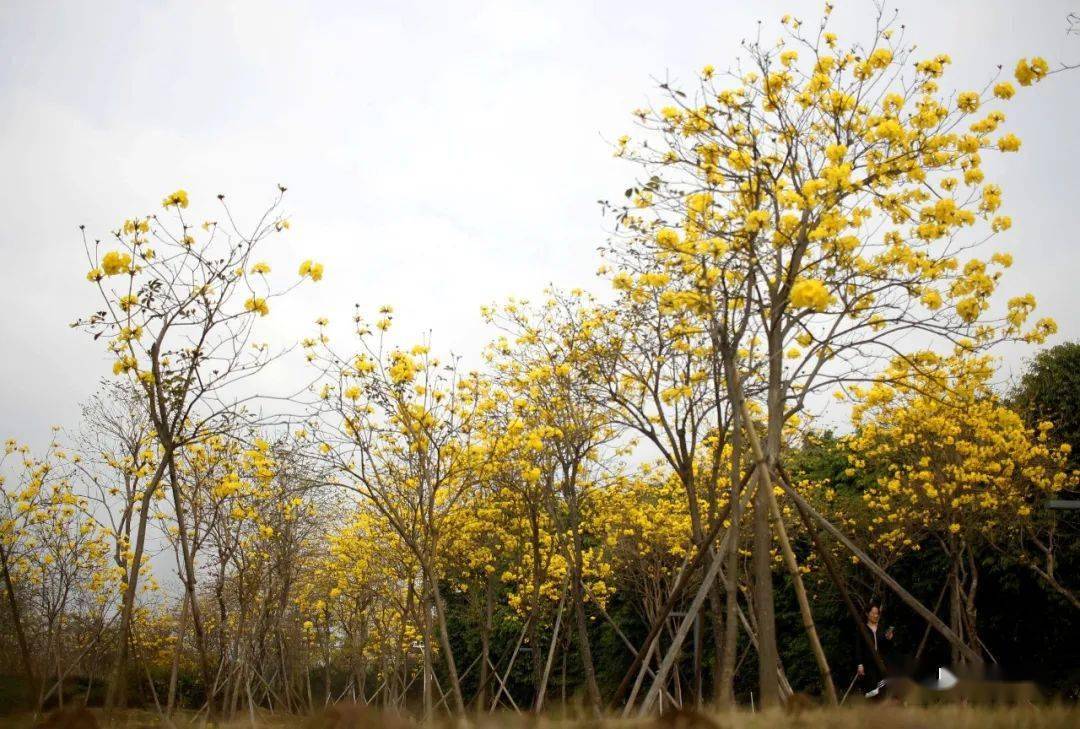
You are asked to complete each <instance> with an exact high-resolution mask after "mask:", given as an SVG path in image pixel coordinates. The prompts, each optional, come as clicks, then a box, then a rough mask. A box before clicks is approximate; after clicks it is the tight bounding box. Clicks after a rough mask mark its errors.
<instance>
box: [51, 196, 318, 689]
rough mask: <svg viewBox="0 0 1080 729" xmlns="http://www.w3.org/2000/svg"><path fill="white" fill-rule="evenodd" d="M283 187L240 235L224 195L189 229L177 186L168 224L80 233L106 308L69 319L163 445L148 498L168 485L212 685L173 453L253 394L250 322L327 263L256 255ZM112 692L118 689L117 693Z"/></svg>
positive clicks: (132, 583)
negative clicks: (293, 275)
mask: <svg viewBox="0 0 1080 729" xmlns="http://www.w3.org/2000/svg"><path fill="white" fill-rule="evenodd" d="M284 192H285V189H284V188H279V195H278V197H277V199H276V200H275V201H274V203H273V204H272V205H271V207H270V208H269V209H268V210H267V211H266V212H264V213H263V214H262V215H261V216H260V217H259V218H258V219H257V220H256V221H255V224H254V225H253V226H252V227H251V228H250V229H247V230H244V229H241V228H240V227H239V225H238V224H237V223H236V219H235V217H234V215H233V214H232V212H231V211H230V210H229V208H228V206H227V205H226V204H225V201H224V196H218V198H219V200H220V202H221V205H222V213H223V215H224V219H225V220H226V221H227V223H224V224H218V223H217V222H215V221H206V222H204V223H203V224H202V226H201V229H196V226H194V225H193V224H192V222H191V221H189V219H188V218H187V215H186V213H185V211H186V209H187V208H188V205H189V198H188V194H187V192H185V191H184V190H178V191H176V192H174V193H172V194H171V195H168V196H167V197H165V199H164V200H162V207H163V208H164V209H165V210H166V212H167V213H168V214H169V217H170V219H169V220H167V221H166V220H163V219H161V218H159V217H158V216H157V215H149V216H145V217H137V218H132V219H128V220H125V221H124V222H123V223H122V224H121V225H120V226H119V227H118V228H117V229H116V230H115V231H113V232H112V234H111V236H110V240H109V241H102V240H100V239H88V238H87V237H86V235H85V231H84V233H83V242H84V247H85V250H86V256H87V260H88V262H89V265H90V271H89V272H88V273H87V276H86V278H87V280H88V281H89V282H90V283H91V284H92V285H93V286H94V287H95V288H96V289H97V292H98V294H99V296H100V300H101V309H100V310H98V311H95V312H93V313H92V314H90V315H88V316H86V317H83V318H81V319H79V320H78V321H76V322H75V323H74V325H73V326H76V327H79V328H82V329H84V330H86V331H87V332H88V333H91V334H92V335H93V337H94V339H95V340H97V339H100V340H102V341H103V342H104V343H105V346H106V348H107V350H108V352H109V354H110V356H111V357H112V359H113V365H112V370H113V373H114V374H115V375H117V376H120V377H125V378H128V379H129V380H130V382H131V383H132V385H133V387H134V388H135V391H136V392H137V393H138V397H139V403H140V407H141V409H142V410H143V412H144V414H145V417H146V419H147V421H148V422H149V424H150V428H151V430H152V433H153V438H154V440H155V442H156V446H157V448H158V449H159V450H160V454H159V459H158V462H157V464H156V467H155V469H154V472H153V473H152V474H150V475H149V476H148V479H147V483H146V486H145V489H146V491H145V493H154V492H156V491H157V489H158V488H159V487H160V486H161V485H162V484H168V485H169V492H170V493H171V495H172V502H173V518H174V519H175V521H176V531H177V541H178V544H179V546H180V554H181V558H182V565H183V575H182V577H183V581H184V585H185V589H186V590H187V592H188V601H189V603H190V605H191V611H192V615H191V617H192V625H193V628H194V631H195V642H196V647H197V650H198V653H199V657H200V664H201V670H202V675H203V680H204V682H205V684H206V685H207V686H208V687H210V686H212V685H213V673H212V667H211V665H210V659H209V655H208V652H207V646H206V639H205V631H204V629H203V624H202V615H201V611H200V610H199V609H198V603H197V601H196V600H195V599H194V594H195V587H196V567H195V561H194V558H193V555H192V554H191V551H192V540H191V538H190V535H189V533H188V532H189V524H188V520H187V519H186V518H185V517H186V515H185V508H184V504H183V501H182V498H181V493H180V487H179V479H178V476H177V453H178V451H180V450H182V449H183V448H184V447H186V446H187V445H189V444H192V443H197V442H199V441H200V440H203V439H205V438H207V437H208V436H210V435H213V434H215V433H217V432H219V430H220V429H221V428H223V427H225V424H226V423H227V422H229V421H230V420H231V419H232V418H233V417H234V416H236V415H238V414H239V413H240V412H241V411H242V409H243V405H244V404H245V402H246V401H247V400H250V396H244V395H242V394H240V393H238V392H236V391H235V390H234V387H235V384H236V383H238V382H240V381H242V380H245V379H248V378H250V377H252V376H253V375H255V374H256V373H258V372H259V371H260V370H262V369H263V368H264V367H265V366H266V365H267V364H268V363H269V362H270V361H272V360H273V358H274V357H275V355H274V354H273V353H271V351H270V349H269V347H268V346H267V345H266V344H262V343H260V342H258V340H256V339H255V324H256V322H257V320H259V319H260V318H262V317H264V316H266V315H267V314H268V313H269V303H270V302H271V301H272V300H273V299H274V298H275V297H277V296H280V295H282V294H284V293H286V292H287V291H288V290H290V289H292V288H293V287H295V286H296V285H297V284H298V283H299V282H300V281H302V280H304V279H308V278H310V279H312V280H318V279H319V278H321V277H322V273H323V270H322V267H321V266H316V265H315V264H313V263H312V262H310V261H306V262H304V264H302V265H301V269H300V279H299V280H296V279H294V280H292V281H291V282H289V283H288V284H285V285H282V284H280V283H275V282H274V280H273V279H272V278H271V275H270V267H269V265H268V264H266V263H265V262H262V261H259V260H258V258H256V256H257V255H258V253H259V251H260V250H261V248H260V244H261V243H262V242H263V241H265V240H266V239H267V238H268V237H270V236H272V235H273V234H275V233H280V232H282V231H284V230H285V229H287V228H288V227H289V221H288V219H287V218H286V217H284V216H283V215H282V214H281V212H280V203H281V198H282V196H283V195H284ZM145 513H146V510H145V509H144V510H143V514H144V515H145ZM140 531H141V529H140ZM143 548H144V545H142V544H138V543H137V544H136V545H135V548H134V553H133V556H132V564H139V562H140V560H141V557H142V552H143ZM137 577H138V575H137V571H132V574H131V577H130V579H129V580H128V583H127V585H128V586H127V589H126V591H125V595H124V606H123V610H122V614H121V618H120V633H119V634H120V635H121V636H124V635H127V634H128V630H129V629H128V625H129V623H130V621H131V615H132V612H133V609H134V601H135V594H136V591H137V589H138V585H137V583H138V579H137ZM124 660H125V654H124V651H123V650H121V651H118V652H117V660H116V665H115V666H114V671H113V677H112V679H111V680H112V681H113V682H118V681H120V680H122V678H123V676H124ZM109 693H110V696H114V695H115V694H116V691H115V690H110V692H109ZM213 703H214V702H213V700H212V701H211V704H213Z"/></svg>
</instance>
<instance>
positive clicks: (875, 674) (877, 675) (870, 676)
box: [855, 624, 892, 690]
mask: <svg viewBox="0 0 1080 729" xmlns="http://www.w3.org/2000/svg"><path fill="white" fill-rule="evenodd" d="M866 627H867V630H869V631H870V635H871V637H874V631H873V630H870V626H866ZM885 631H886V629H885V628H884V627H883V626H882V625H880V624H878V627H877V654H878V655H879V656H880V657H881V659H882V662H883V663H885V665H888V659H889V656H890V655H891V654H892V641H890V640H889V639H888V638H886V637H885ZM861 633H862V631H856V633H855V665H856V668H857V667H858V666H859V665H862V667H863V672H864V677H863V679H862V680H861V681H860V684H861V685H862V686H866V687H867V690H869V689H871V688H873V687H874V686H876V685H877V684H878V682H879V681H881V679H883V678H885V676H883V675H882V673H881V671H880V670H879V669H878V664H877V661H875V660H874V653H873V652H872V651H871V649H870V646H868V645H866V641H865V640H863V637H862V634H861Z"/></svg>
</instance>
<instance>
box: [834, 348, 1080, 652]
mask: <svg viewBox="0 0 1080 729" xmlns="http://www.w3.org/2000/svg"><path fill="white" fill-rule="evenodd" d="M912 360H916V361H917V362H918V364H917V365H914V366H913V365H912V363H911V362H912ZM992 375H993V362H992V361H991V360H990V359H989V358H987V357H948V358H943V357H939V356H937V355H934V354H932V353H923V354H922V355H913V356H910V357H908V358H905V359H898V360H896V361H895V362H894V364H893V366H892V367H890V368H889V369H888V370H887V371H886V372H885V373H883V374H882V375H881V377H880V382H878V383H875V384H874V385H873V386H871V387H867V388H859V387H857V388H854V389H853V396H854V397H855V401H856V404H855V407H854V409H853V411H852V422H853V424H854V425H855V427H856V433H855V435H853V436H852V437H851V439H850V442H849V445H850V449H851V452H852V455H851V457H850V458H851V461H852V467H853V468H855V469H862V468H866V467H867V466H868V464H876V466H877V468H879V469H882V470H884V475H882V476H881V477H879V478H878V480H877V485H876V486H875V487H874V488H872V489H870V490H869V491H867V492H866V494H865V495H864V499H865V500H866V502H867V506H868V507H869V508H870V510H871V513H872V514H874V515H875V517H874V518H873V520H872V523H871V524H870V525H869V528H870V529H871V531H872V533H873V534H874V538H875V542H876V544H877V546H878V547H879V548H880V549H883V550H886V551H889V552H893V553H904V552H906V551H910V550H918V549H920V547H921V546H922V545H923V544H924V543H925V542H926V541H927V540H930V541H932V542H935V543H936V544H937V545H938V546H939V547H940V549H941V551H942V552H943V553H944V554H945V555H946V556H947V557H948V560H949V564H950V570H949V573H948V575H947V577H946V587H945V589H946V590H947V594H948V597H949V603H948V604H949V616H950V625H951V627H952V629H953V631H954V632H955V633H956V634H957V635H960V636H962V637H963V638H964V640H965V641H966V643H967V644H968V646H970V647H971V649H972V650H973V651H976V652H981V651H982V647H981V641H980V639H979V634H978V629H977V612H976V607H975V604H976V594H977V591H978V587H979V564H978V554H979V550H980V548H984V547H986V546H988V545H990V544H993V543H994V542H999V541H1005V540H1007V539H1008V537H1009V535H1016V534H1018V533H1019V532H1020V531H1022V530H1024V529H1025V528H1028V529H1030V528H1031V526H1032V524H1033V523H1034V514H1035V512H1036V510H1040V509H1042V508H1043V502H1044V501H1045V500H1046V499H1047V498H1050V497H1052V496H1053V495H1054V494H1056V493H1058V492H1059V491H1061V490H1062V489H1063V488H1067V487H1070V486H1073V485H1075V483H1076V477H1075V476H1074V475H1071V474H1070V473H1069V471H1068V470H1067V468H1066V459H1067V455H1068V452H1067V450H1066V449H1063V448H1061V447H1055V446H1054V445H1053V444H1052V442H1051V441H1050V439H1049V433H1050V431H1051V430H1052V427H1053V426H1052V424H1051V423H1049V422H1046V423H1043V424H1041V425H1040V426H1039V427H1038V428H1037V429H1032V428H1028V427H1027V426H1025V424H1024V422H1023V420H1022V419H1021V418H1020V416H1019V415H1018V414H1017V413H1016V412H1014V411H1013V410H1011V409H1009V408H1008V407H1006V406H1005V405H1003V404H1002V403H1001V402H1000V401H999V399H998V398H997V396H996V395H995V394H994V392H993V391H992V390H991V389H990V379H991V377H992ZM963 658H964V656H963V655H961V654H960V653H959V652H958V651H956V650H954V651H953V660H954V661H955V662H958V663H959V662H961V661H962V659H963Z"/></svg>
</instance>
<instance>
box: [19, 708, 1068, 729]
mask: <svg viewBox="0 0 1080 729" xmlns="http://www.w3.org/2000/svg"><path fill="white" fill-rule="evenodd" d="M422 726H428V727H432V728H433V729H434V728H438V729H443V727H446V728H447V729H449V728H450V727H457V726H461V727H465V726H468V727H476V728H477V729H503V728H505V729H607V728H609V727H610V728H611V729H619V728H625V729H817V728H818V727H821V728H822V729H826V728H827V729H862V728H864V727H865V728H867V729H871V728H872V729H938V728H939V727H940V728H941V729H1006V728H1007V729H1066V728H1067V729H1074V728H1076V727H1080V707H1077V706H1075V705H1062V704H1057V705H1045V706H1019V707H1017V706H1012V707H986V706H979V707H976V706H963V705H951V706H933V707H905V706H862V707H852V708H841V709H824V708H812V709H808V710H806V711H803V712H800V713H798V714H794V715H789V714H786V713H784V712H782V711H771V712H759V713H751V712H748V711H738V712H734V713H732V712H711V713H710V712H707V713H705V714H701V715H698V714H677V715H668V716H665V717H661V718H658V719H649V720H625V721H624V720H620V719H616V718H607V719H599V720H595V719H572V718H556V717H532V716H522V715H515V714H495V715H490V716H485V717H479V718H475V719H471V720H470V721H469V722H468V723H452V722H449V721H447V720H443V721H438V722H434V723H432V724H428V725H422V724H414V723H412V722H410V721H408V720H405V719H402V718H399V717H393V716H386V715H377V714H370V713H367V712H365V711H363V710H356V711H351V712H350V711H344V712H342V711H338V712H333V711H331V712H330V713H326V714H319V715H316V716H313V717H297V716H284V715H273V714H266V713H259V714H257V715H256V716H255V717H254V722H253V721H252V718H251V717H250V716H248V715H247V714H244V715H243V716H238V717H235V718H233V719H231V720H229V721H221V722H215V721H207V720H205V718H204V717H192V716H190V715H178V716H175V717H174V718H173V720H172V721H171V722H168V723H166V722H163V721H162V720H161V718H160V717H159V716H158V715H157V714H156V713H153V712H145V711H128V712H123V713H118V714H116V715H114V716H113V717H112V718H111V720H110V719H109V718H108V717H106V716H105V715H104V714H103V713H102V712H100V711H98V710H90V711H86V710H82V711H76V712H66V713H64V714H53V715H47V716H45V717H38V718H37V720H36V721H35V719H34V717H32V716H30V715H21V716H9V717H4V718H0V727H4V728H5V729H6V728H7V727H10V728H11V729H31V727H49V728H50V729H95V728H99V729H105V728H106V727H116V728H117V729H142V728H145V729H151V728H154V729H157V728H158V727H168V728H169V729H196V728H201V727H215V728H216V729H252V728H253V727H254V728H255V729H292V728H293V727H296V729H410V728H412V727H422Z"/></svg>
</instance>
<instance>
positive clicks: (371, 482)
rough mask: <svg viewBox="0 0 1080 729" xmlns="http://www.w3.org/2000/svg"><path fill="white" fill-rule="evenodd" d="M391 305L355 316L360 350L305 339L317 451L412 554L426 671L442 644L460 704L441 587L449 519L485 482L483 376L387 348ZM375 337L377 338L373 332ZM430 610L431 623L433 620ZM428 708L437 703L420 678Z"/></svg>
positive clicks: (427, 355)
mask: <svg viewBox="0 0 1080 729" xmlns="http://www.w3.org/2000/svg"><path fill="white" fill-rule="evenodd" d="M391 319H392V311H391V310H390V309H389V307H384V309H383V310H382V312H381V315H380V318H379V319H378V320H377V321H376V323H375V325H374V327H372V326H369V325H368V324H367V323H366V322H365V321H364V319H363V317H361V316H360V315H359V314H358V315H357V316H356V317H355V335H356V340H357V351H356V352H355V354H352V355H349V356H342V355H339V354H337V353H336V352H334V350H333V349H332V348H331V346H330V344H329V340H328V338H327V337H326V336H325V335H321V336H320V340H319V342H318V343H316V342H315V341H311V342H310V347H309V349H310V351H311V352H310V353H311V356H310V359H311V360H312V362H313V363H315V364H316V365H317V366H318V367H320V370H321V372H323V374H324V379H323V381H322V382H321V383H320V384H319V385H318V387H317V395H318V401H317V405H316V413H317V422H318V430H317V433H316V436H317V437H318V439H320V441H321V443H320V452H321V453H322V455H324V456H325V458H326V461H327V463H328V465H329V466H330V467H331V468H332V469H333V470H334V471H336V476H335V478H334V482H335V483H336V484H339V485H341V486H344V487H346V488H348V489H351V490H353V491H355V492H356V493H358V494H359V495H360V496H362V497H363V498H364V499H365V500H367V501H368V503H370V505H371V506H372V507H374V508H375V509H376V510H377V511H378V512H379V513H380V514H381V515H382V517H383V518H385V519H386V520H387V522H388V523H389V524H390V526H391V527H392V528H393V529H394V531H395V532H396V533H397V535H398V537H399V538H400V539H401V541H402V542H403V543H404V545H405V546H406V548H408V549H409V550H410V551H411V552H412V554H413V556H415V558H416V562H417V567H418V568H419V571H420V574H418V575H417V576H416V577H417V578H418V582H419V583H420V588H419V595H420V599H421V604H422V605H423V606H424V607H423V609H421V610H420V612H421V614H422V616H423V618H424V622H425V625H424V626H423V630H422V635H423V645H424V648H425V652H424V660H425V665H426V668H425V674H426V675H429V674H430V673H431V663H432V660H433V652H432V651H433V645H434V643H436V642H437V643H439V645H440V647H441V649H442V658H443V660H444V661H445V665H446V669H447V674H448V676H449V680H450V695H451V699H452V702H453V709H454V710H455V711H457V712H458V713H463V712H464V710H465V703H464V698H463V697H462V693H461V684H460V680H459V676H458V671H457V664H456V661H455V657H454V652H453V648H452V646H451V644H450V635H449V633H448V628H447V623H446V603H445V600H444V598H443V594H442V587H441V585H440V582H441V579H442V569H441V568H442V564H441V562H440V555H441V554H442V550H443V548H444V541H445V538H444V530H445V528H446V519H447V517H448V515H449V514H450V513H451V512H453V511H454V509H455V508H457V506H458V504H459V503H460V501H461V499H462V498H463V494H465V493H466V492H467V491H468V490H470V489H472V488H473V487H474V486H475V484H476V483H477V482H478V480H479V479H480V478H481V476H482V473H483V470H484V467H485V464H486V462H487V458H486V454H485V449H484V448H483V442H482V440H481V439H480V437H479V435H478V434H477V432H476V430H475V428H474V424H475V420H476V418H477V411H478V404H479V402H480V401H481V400H482V396H483V392H482V391H483V388H484V387H485V385H484V383H483V381H482V380H481V378H480V377H479V375H478V374H476V373H459V372H458V370H457V367H456V363H455V362H453V361H451V362H450V363H446V364H444V363H443V362H442V361H441V360H440V359H439V358H438V357H436V356H435V355H433V354H432V353H431V352H430V349H429V348H428V346H427V345H416V346H414V347H412V348H411V349H408V350H406V349H400V348H396V347H391V346H390V345H389V343H388V342H387V341H386V340H385V336H384V335H385V333H386V332H387V331H388V330H389V329H390V326H391ZM376 333H377V334H376ZM432 611H433V612H434V618H435V623H434V625H431V624H429V623H430V618H431V613H432ZM424 686H425V692H424V703H425V713H427V714H430V713H431V711H432V710H433V708H434V704H433V698H432V693H431V691H430V688H431V683H430V682H429V681H428V680H425V682H424Z"/></svg>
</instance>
